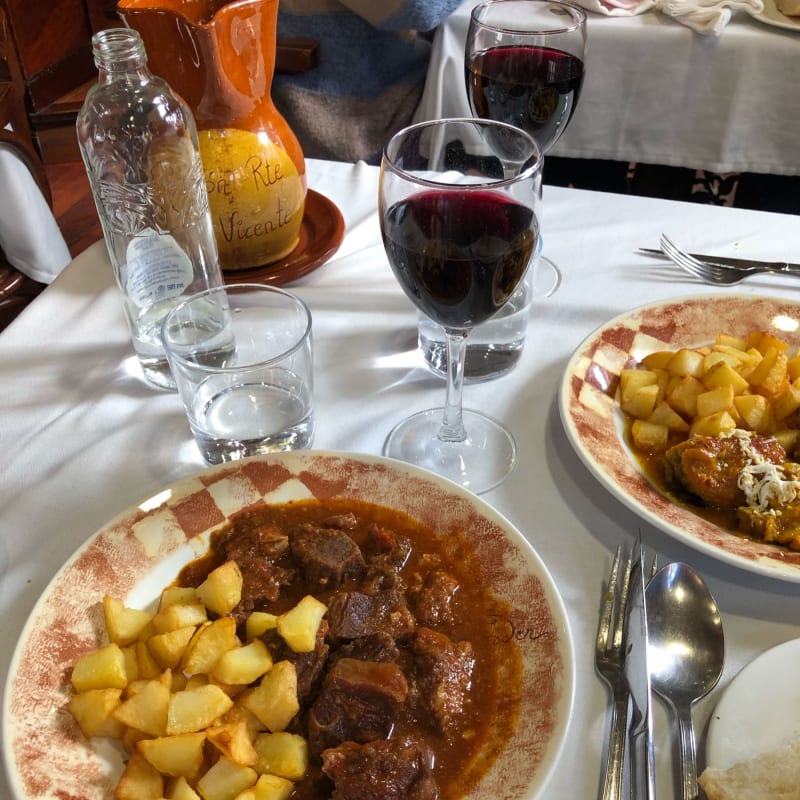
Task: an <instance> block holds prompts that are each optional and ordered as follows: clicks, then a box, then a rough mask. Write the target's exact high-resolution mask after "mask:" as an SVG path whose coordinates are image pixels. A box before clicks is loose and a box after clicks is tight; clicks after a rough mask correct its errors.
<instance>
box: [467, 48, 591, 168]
mask: <svg viewBox="0 0 800 800" xmlns="http://www.w3.org/2000/svg"><path fill="white" fill-rule="evenodd" d="M583 75H584V68H583V60H582V59H580V58H578V56H576V55H573V54H571V53H566V52H564V51H563V50H557V49H555V48H552V47H543V46H530V45H503V46H500V47H493V48H490V49H488V50H484V51H483V52H479V53H476V54H474V55H473V56H471V59H470V61H469V63H468V65H467V76H466V80H467V87H468V89H469V97H470V104H471V106H472V110H473V113H474V114H475V115H476V116H478V117H481V118H483V119H496V120H499V121H501V122H507V123H509V124H511V125H516V126H518V127H520V128H522V129H523V130H525V131H527V132H528V133H530V134H531V136H533V138H534V139H535V140H536V142H537V144H538V145H539V147H540V148H541V150H542V152H545V153H546V152H547V151H548V150H549V149H550V147H551V146H552V145H553V144H555V142H556V141H557V139H558V138H559V137H560V136H561V134H562V133H563V132H564V129H565V128H566V127H567V125H568V124H569V121H570V120H571V119H572V115H573V113H574V112H575V108H576V106H577V103H578V98H579V97H580V92H581V87H582V86H583Z"/></svg>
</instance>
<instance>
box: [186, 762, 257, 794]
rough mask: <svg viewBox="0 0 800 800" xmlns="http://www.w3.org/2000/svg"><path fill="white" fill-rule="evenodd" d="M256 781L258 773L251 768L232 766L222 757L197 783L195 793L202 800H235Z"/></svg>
mask: <svg viewBox="0 0 800 800" xmlns="http://www.w3.org/2000/svg"><path fill="white" fill-rule="evenodd" d="M257 780H258V773H257V772H256V771H255V770H254V769H253V768H252V767H247V766H243V765H241V764H234V763H233V762H232V761H229V760H228V759H227V758H225V756H222V757H220V759H219V760H218V761H217V762H216V763H215V764H214V765H213V766H212V767H210V768H209V770H208V771H207V772H206V773H205V775H203V777H202V778H200V780H199V781H198V782H197V791H198V792H199V793H200V796H201V797H202V798H203V800H236V796H237V795H239V794H240V793H241V792H243V791H244V790H245V789H249V788H250V787H251V786H254V785H255V783H256V781H257Z"/></svg>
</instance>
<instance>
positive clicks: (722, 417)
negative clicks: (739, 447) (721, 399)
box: [689, 411, 736, 436]
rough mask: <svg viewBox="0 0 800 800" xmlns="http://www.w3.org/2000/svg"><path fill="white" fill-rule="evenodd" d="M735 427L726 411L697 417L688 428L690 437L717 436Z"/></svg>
mask: <svg viewBox="0 0 800 800" xmlns="http://www.w3.org/2000/svg"><path fill="white" fill-rule="evenodd" d="M735 427H736V422H735V421H734V419H733V417H732V416H731V415H730V414H729V413H728V412H727V411H721V412H719V413H718V414H711V415H710V416H708V417H697V418H696V419H695V420H694V422H692V424H691V426H690V427H689V433H690V435H692V436H695V435H696V436H719V435H721V434H723V433H728V432H730V431H732V430H733V429H734V428H735Z"/></svg>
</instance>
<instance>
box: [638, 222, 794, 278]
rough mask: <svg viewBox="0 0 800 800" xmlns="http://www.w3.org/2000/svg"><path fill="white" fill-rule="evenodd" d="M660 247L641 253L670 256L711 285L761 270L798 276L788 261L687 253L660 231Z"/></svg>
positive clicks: (644, 249) (682, 267)
mask: <svg viewBox="0 0 800 800" xmlns="http://www.w3.org/2000/svg"><path fill="white" fill-rule="evenodd" d="M659 245H660V249H653V248H647V247H642V248H640V249H639V252H640V253H644V254H645V255H652V256H659V257H662V258H668V259H670V260H671V261H672V262H673V263H674V264H676V265H677V266H679V267H680V268H681V269H682V270H684V271H685V272H687V273H688V274H689V275H691V276H693V277H695V278H697V279H699V280H701V281H703V282H704V283H707V284H711V285H713V286H732V285H734V284H736V283H741V282H742V281H743V280H745V279H746V278H751V277H753V276H754V275H761V274H763V273H779V274H783V275H798V276H800V264H793V263H791V262H788V261H757V260H752V259H746V258H730V257H724V256H712V255H704V254H702V253H688V252H686V251H685V250H683V249H682V248H680V247H678V246H677V245H676V244H675V243H674V242H673V241H672V240H671V239H670V238H669V237H668V236H666V234H663V233H662V234H661V239H660V242H659Z"/></svg>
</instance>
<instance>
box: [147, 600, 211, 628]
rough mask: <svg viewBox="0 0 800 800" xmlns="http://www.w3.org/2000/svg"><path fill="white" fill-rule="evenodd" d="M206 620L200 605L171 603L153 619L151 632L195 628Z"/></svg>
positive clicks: (204, 611)
mask: <svg viewBox="0 0 800 800" xmlns="http://www.w3.org/2000/svg"><path fill="white" fill-rule="evenodd" d="M207 620H208V614H207V612H206V607H205V606H204V605H203V604H202V603H171V604H170V605H168V606H166V607H165V608H164V609H163V610H162V611H159V612H158V614H156V615H155V616H154V617H153V630H154V631H155V632H156V633H167V632H168V631H176V630H178V629H179V628H189V627H193V628H196V627H197V626H198V625H202V624H203V623H204V622H206V621H207Z"/></svg>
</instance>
